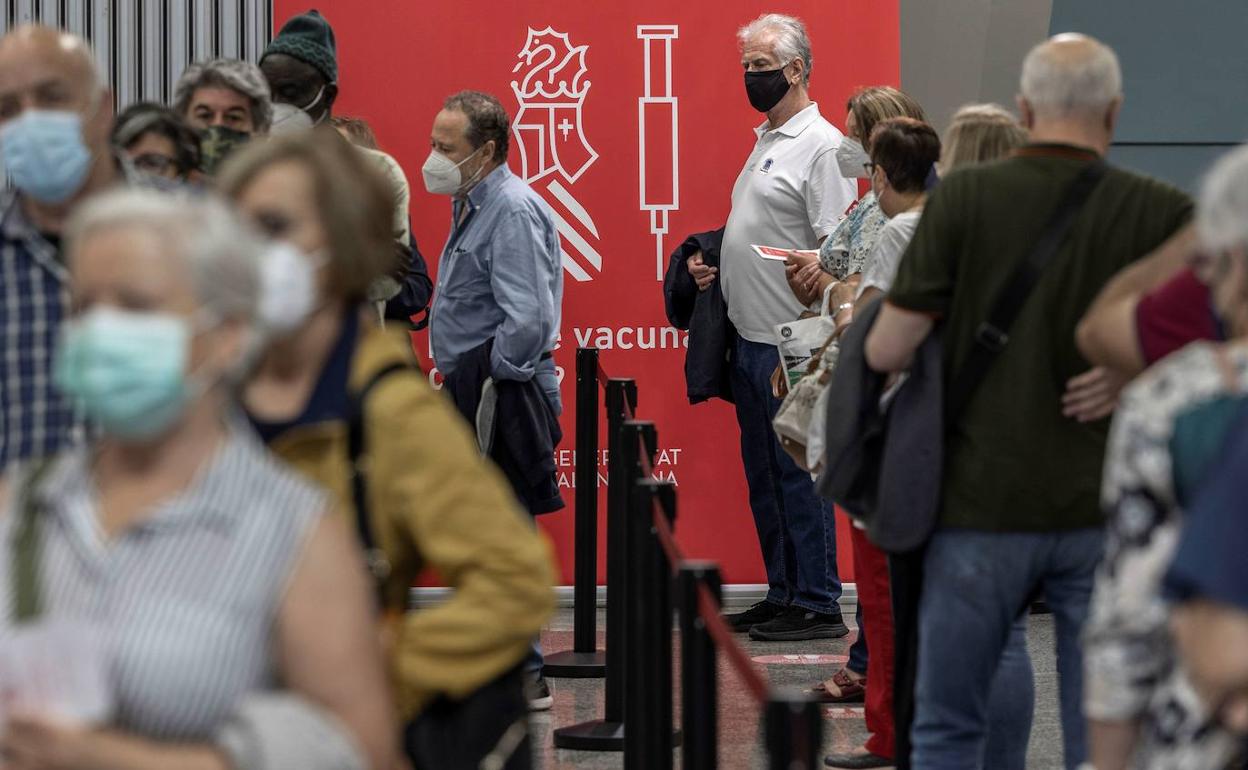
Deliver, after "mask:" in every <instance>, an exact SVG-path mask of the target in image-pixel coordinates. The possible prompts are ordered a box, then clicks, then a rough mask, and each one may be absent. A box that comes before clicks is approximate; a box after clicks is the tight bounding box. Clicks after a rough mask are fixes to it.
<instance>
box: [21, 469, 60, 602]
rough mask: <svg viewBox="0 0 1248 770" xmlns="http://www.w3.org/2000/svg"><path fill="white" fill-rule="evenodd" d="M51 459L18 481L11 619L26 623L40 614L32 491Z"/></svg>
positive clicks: (37, 516)
mask: <svg viewBox="0 0 1248 770" xmlns="http://www.w3.org/2000/svg"><path fill="white" fill-rule="evenodd" d="M51 465H52V461H51V460H50V459H49V460H41V461H39V462H38V464H36V465H35V466H34V467H33V468H32V469H31V471H30V473H29V474H27V475H26V477H25V478H23V479H22V480H21V485H22V486H21V490H20V491H19V493H18V495H17V498H16V501H17V506H16V507H17V513H18V516H19V517H20V518H19V519H18V521H17V530H16V532H14V536H13V545H12V548H13V554H12V556H13V573H12V578H13V619H14V620H15V621H16V622H18V623H28V622H30V621H32V620H34V619H35V618H37V617H39V614H40V612H42V610H43V607H42V603H41V602H40V599H39V551H40V541H39V525H40V517H41V514H42V508H41V507H40V505H39V503H38V502H37V501H36V500H35V491H36V489H37V488H38V486H39V482H40V481H41V480H42V479H43V476H44V474H45V473H46V472H47V470H48V468H49V467H50V466H51Z"/></svg>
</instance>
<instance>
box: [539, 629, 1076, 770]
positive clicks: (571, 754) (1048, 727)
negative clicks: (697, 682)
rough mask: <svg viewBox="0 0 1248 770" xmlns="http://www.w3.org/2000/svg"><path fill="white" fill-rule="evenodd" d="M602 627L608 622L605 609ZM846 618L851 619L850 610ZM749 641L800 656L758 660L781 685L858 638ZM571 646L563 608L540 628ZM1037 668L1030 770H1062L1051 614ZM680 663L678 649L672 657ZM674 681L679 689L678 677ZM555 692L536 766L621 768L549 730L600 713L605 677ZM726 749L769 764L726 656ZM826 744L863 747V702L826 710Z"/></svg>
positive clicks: (742, 766) (825, 668)
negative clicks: (807, 659) (560, 742)
mask: <svg viewBox="0 0 1248 770" xmlns="http://www.w3.org/2000/svg"><path fill="white" fill-rule="evenodd" d="M599 617H600V619H599V621H598V622H599V626H598V627H599V629H600V631H601V629H602V628H603V621H602V619H601V614H600V616H599ZM846 617H847V618H848V617H852V613H847V614H846ZM737 638H738V639H739V640H741V641H742V642H743V645H744V647H745V649H746V651H747V652H748V653H749V654H750V656H751V657H760V656H786V655H788V656H798V657H797V659H796V660H793V659H788V660H786V662H784V663H768V664H759V665H760V667H761V668H762V669H763V670H764V671H765V673H766V675H767V677H768V679H769V680H770V681H771V683H772V684H773V685H776V686H792V687H808V686H810V685H811V684H813V683H815V682H817V681H819V679H820V677H823V676H827V675H830V674H831V673H832V672H833V671H834V670H835V668H834V667H832V666H829V665H828V664H826V663H824V664H815V665H812V664H810V663H804V662H802V658H801V657H800V656H804V655H820V656H826V655H831V656H839V657H837V660H843V658H844V656H845V654H846V652H847V651H848V649H849V643H850V642H851V641H852V640H853V638H854V631H852V630H851V632H850V635H849V636H848V637H846V638H845V639H838V640H833V641H818V642H792V643H787V642H786V643H760V642H752V641H750V640H749V639H748V637H746V636H745V635H739V636H738V637H737ZM571 644H572V613H571V611H569V610H563V611H561V612H560V613H559V614H558V616H557V617H556V618H555V620H554V622H553V623H552V625H551V627H550V628H549V629H548V630H547V631H546V632H545V633H543V634H542V645H543V648H544V649H546V650H547V651H551V652H554V651H558V650H565V649H569V648H570V647H571ZM1028 647H1029V648H1030V650H1031V654H1032V658H1033V663H1034V666H1035V670H1036V711H1035V722H1034V725H1033V728H1032V740H1031V750H1030V753H1029V756H1028V762H1027V767H1028V768H1029V770H1032V769H1034V770H1057V768H1061V767H1062V762H1061V732H1060V729H1059V727H1058V712H1057V700H1056V694H1057V675H1056V668H1055V663H1054V657H1053V624H1052V619H1051V618H1050V617H1049V616H1033V617H1032V619H1031V627H1030V631H1029V633H1028ZM673 657H674V659H675V660H676V661H677V663H678V664H679V652H678V651H677V652H676V653H674V655H673ZM675 681H676V682H677V687H679V681H680V679H679V675H678V674H677V676H676V678H675ZM550 685H551V690H552V691H553V693H554V698H555V706H554V709H553V710H551V711H550V712H547V713H545V714H538V715H535V717H534V720H533V738H534V751H535V754H536V757H537V763H536V766H537V767H538V768H542V769H543V770H564V769H565V768H620V767H623V760H622V758H621V756H620V755H619V754H613V753H595V752H576V751H565V750H558V749H555V748H554V745H553V743H552V738H551V732H552V730H553V729H554V728H556V727H562V726H565V725H570V724H575V723H578V722H583V721H587V720H590V719H598V718H601V716H602V695H603V693H602V691H603V681H602V680H601V679H551V680H550ZM719 694H720V716H719V734H720V755H719V760H720V763H719V766H720V768H723V770H753V768H763V767H766V762H765V761H764V756H763V753H762V749H761V738H760V734H759V710H758V708H757V706H755V704H754V701H753V699H752V698H751V697H750V696H749V694H748V692H747V691H746V689H745V687H744V686H743V685H742V684H741V682H740V680H739V679H738V678H737V676H736V674H735V673H734V672H733V671H732V670H731V669H729V668H728V666H727V664H726V663H725V662H724V660H723V658H722V656H721V658H720V678H719ZM676 701H677V706H676V713H677V719H679V713H680V711H679V709H680V707H679V693H677V694H676ZM825 715H826V718H825V721H824V724H825V730H824V738H825V741H824V742H825V750H826V751H848V750H851V749H853V748H855V747H857V746H860V745H861V744H862V742H863V740H865V738H866V731H865V728H864V727H863V723H862V718H861V707H860V706H859V707H857V708H854V709H844V708H842V709H828V710H827V711H826V712H825ZM676 755H677V759H676V766H677V767H679V766H680V759H679V757H680V752H679V750H677V752H676Z"/></svg>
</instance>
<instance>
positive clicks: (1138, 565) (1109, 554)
mask: <svg viewBox="0 0 1248 770" xmlns="http://www.w3.org/2000/svg"><path fill="white" fill-rule="evenodd" d="M1217 350H1218V348H1217V346H1215V345H1212V344H1209V343H1196V344H1193V345H1191V346H1189V347H1187V348H1185V349H1183V350H1181V351H1179V352H1178V353H1175V354H1174V355H1172V356H1170V357H1169V358H1167V359H1165V360H1164V361H1162V362H1161V363H1159V364H1157V365H1156V366H1155V367H1153V369H1151V370H1149V371H1148V372H1146V373H1145V374H1144V375H1143V376H1141V377H1140V378H1139V380H1137V381H1136V382H1135V383H1134V384H1133V385H1132V386H1131V387H1130V388H1128V389H1127V391H1126V392H1125V393H1124V394H1123V398H1122V402H1121V405H1120V407H1119V410H1118V416H1117V417H1116V418H1115V420H1114V427H1113V431H1112V433H1111V435H1110V442H1109V449H1108V453H1107V455H1106V461H1105V481H1104V486H1103V489H1102V503H1103V506H1104V509H1105V511H1106V515H1107V517H1108V522H1107V523H1108V533H1107V538H1106V555H1105V561H1104V563H1103V564H1102V565H1101V568H1100V570H1099V572H1098V574H1097V580H1096V587H1095V590H1094V593H1093V597H1092V607H1091V614H1090V617H1089V620H1088V624H1087V626H1086V628H1085V636H1084V660H1085V663H1084V665H1085V671H1086V674H1085V682H1084V692H1085V696H1084V697H1085V707H1086V710H1087V715H1088V717H1089V718H1091V719H1097V720H1103V721H1129V720H1137V719H1138V720H1140V722H1141V723H1142V731H1141V740H1140V742H1139V745H1138V746H1137V750H1136V756H1135V759H1134V762H1133V765H1132V767H1134V768H1146V769H1147V770H1185V769H1187V768H1211V769H1215V768H1224V767H1226V766H1227V765H1228V764H1229V763H1230V762H1231V761H1232V760H1233V759H1234V758H1235V755H1236V753H1237V749H1238V748H1239V744H1238V742H1237V741H1236V739H1235V738H1234V737H1233V736H1231V735H1230V734H1228V733H1227V732H1225V731H1223V730H1222V729H1220V728H1219V727H1218V726H1217V724H1216V723H1215V722H1214V721H1213V720H1212V719H1211V718H1210V714H1209V713H1208V711H1207V709H1206V708H1205V707H1204V706H1203V705H1202V704H1201V703H1200V701H1199V699H1198V698H1197V697H1196V693H1195V692H1194V691H1193V689H1192V686H1191V684H1190V682H1189V681H1188V679H1187V677H1186V676H1185V675H1184V673H1183V671H1182V669H1181V668H1179V666H1178V664H1177V661H1176V659H1175V656H1174V645H1173V643H1172V640H1171V638H1170V633H1169V629H1168V621H1169V618H1170V607H1169V605H1168V604H1167V603H1166V601H1165V600H1164V598H1163V596H1162V593H1161V582H1162V578H1163V577H1164V576H1165V572H1166V569H1167V568H1168V567H1169V565H1170V562H1171V560H1172V558H1173V556H1174V550H1175V548H1176V546H1177V543H1178V538H1179V533H1180V529H1181V527H1182V524H1183V511H1182V504H1183V499H1182V497H1181V496H1180V495H1179V494H1178V493H1177V492H1176V483H1175V475H1176V470H1177V469H1178V468H1179V467H1181V466H1183V467H1187V468H1189V469H1190V468H1191V465H1192V463H1191V462H1189V461H1190V460H1191V459H1192V458H1188V457H1176V456H1175V455H1174V447H1176V446H1181V444H1179V445H1176V444H1175V442H1174V439H1175V435H1176V427H1177V426H1181V425H1183V423H1184V421H1185V420H1189V418H1192V417H1197V418H1200V417H1201V415H1204V416H1206V417H1207V416H1208V415H1210V414H1212V415H1223V416H1229V415H1232V414H1234V413H1235V412H1233V411H1232V410H1228V409H1227V408H1226V401H1227V400H1228V399H1235V400H1238V399H1241V398H1242V397H1244V396H1245V395H1248V348H1244V347H1235V348H1226V349H1225V351H1224V358H1223V361H1222V363H1221V364H1220V363H1219V360H1218V354H1217V352H1216V351H1217ZM1198 421H1199V422H1202V423H1204V424H1205V427H1206V430H1205V432H1206V433H1209V432H1210V426H1209V420H1207V419H1199V420H1198ZM1216 422H1217V423H1220V424H1215V425H1214V426H1213V432H1215V433H1216V432H1223V435H1222V436H1221V437H1224V436H1225V433H1224V431H1225V430H1226V429H1227V428H1228V427H1229V425H1227V424H1226V423H1227V422H1229V420H1228V419H1218V420H1216ZM1205 453H1206V452H1204V451H1202V452H1201V454H1205ZM1196 459H1197V462H1200V461H1201V460H1200V458H1196ZM1185 475H1187V476H1189V477H1190V476H1193V475H1197V474H1196V472H1195V471H1191V470H1188V471H1187V472H1186V473H1185Z"/></svg>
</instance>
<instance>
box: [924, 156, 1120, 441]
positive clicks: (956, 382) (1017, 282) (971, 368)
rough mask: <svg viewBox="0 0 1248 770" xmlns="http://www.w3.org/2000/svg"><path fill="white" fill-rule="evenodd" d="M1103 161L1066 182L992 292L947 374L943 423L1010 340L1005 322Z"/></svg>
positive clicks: (1057, 244)
mask: <svg viewBox="0 0 1248 770" xmlns="http://www.w3.org/2000/svg"><path fill="white" fill-rule="evenodd" d="M1107 170H1108V167H1107V166H1106V165H1105V163H1104V162H1102V161H1100V160H1097V161H1093V162H1092V163H1089V164H1088V165H1087V166H1086V167H1085V168H1084V169H1083V170H1082V171H1080V172H1079V174H1078V175H1077V176H1076V177H1075V178H1074V179H1073V180H1072V181H1071V182H1070V184H1069V186H1067V188H1066V191H1065V193H1063V195H1062V200H1061V202H1060V203H1059V204H1058V206H1057V210H1056V211H1054V212H1053V216H1052V217H1050V219H1049V221H1048V224H1046V225H1045V226H1044V230H1043V232H1042V233H1041V235H1040V238H1039V239H1037V240H1036V244H1035V246H1034V247H1032V250H1031V253H1029V254H1028V255H1027V258H1026V259H1024V260H1023V261H1021V262H1020V263H1019V264H1018V267H1017V268H1015V270H1014V273H1013V275H1011V276H1010V279H1009V281H1007V282H1006V284H1005V286H1004V287H1003V288H1002V289H1001V292H1000V293H999V294H997V297H996V299H995V301H994V302H993V304H992V310H991V311H989V313H988V319H987V320H986V321H984V322H983V323H981V324H980V325H979V328H977V329H976V330H975V345H974V346H973V347H972V348H971V352H970V355H969V356H967V359H966V362H965V363H964V364H962V368H961V370H960V371H959V372H958V373H957V376H956V377H954V378H953V381H952V386H951V391H950V393H949V411H948V414H947V415H946V418H947V422H946V424H947V425H948V426H949V427H950V428H952V427H953V425H954V424H955V423H957V421H958V419H959V418H960V417H961V416H962V415H963V414H964V413H965V412H966V408H967V407H968V406H970V403H971V397H972V396H974V395H975V390H976V389H977V388H978V387H979V384H980V383H981V382H983V379H984V376H985V375H987V374H988V369H989V368H990V367H991V366H992V362H993V361H995V360H996V358H997V356H998V355H1000V354H1001V351H1003V350H1005V346H1006V345H1007V344H1008V343H1009V341H1010V327H1011V326H1013V325H1014V320H1015V319H1016V318H1018V314H1019V313H1020V312H1022V309H1023V306H1024V305H1025V304H1026V303H1027V298H1028V297H1029V296H1031V292H1032V289H1034V288H1035V287H1036V284H1037V283H1038V282H1039V281H1040V276H1041V275H1042V274H1043V273H1044V269H1045V268H1046V267H1047V266H1048V265H1049V263H1051V262H1052V261H1053V257H1054V255H1056V254H1057V252H1058V250H1059V249H1060V248H1061V247H1062V244H1063V243H1064V242H1065V241H1066V236H1067V235H1068V234H1069V233H1070V228H1071V226H1072V225H1073V224H1074V223H1075V219H1076V218H1078V216H1079V212H1080V211H1082V210H1083V206H1084V204H1085V203H1087V201H1088V197H1089V196H1090V195H1091V194H1092V191H1093V190H1094V189H1096V185H1097V184H1098V183H1099V182H1100V181H1101V179H1102V178H1103V177H1104V176H1105V172H1106V171H1107Z"/></svg>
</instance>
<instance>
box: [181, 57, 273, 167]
mask: <svg viewBox="0 0 1248 770" xmlns="http://www.w3.org/2000/svg"><path fill="white" fill-rule="evenodd" d="M173 109H174V111H176V112H177V113H178V114H179V115H181V116H182V117H183V119H185V120H186V122H187V123H189V124H190V125H191V126H192V127H193V128H196V129H199V130H200V131H201V132H202V134H203V140H202V142H201V154H202V156H203V158H202V164H203V171H204V173H205V174H208V175H209V176H212V175H213V174H214V173H215V171H216V169H217V166H219V165H220V164H221V161H223V160H224V159H225V158H226V156H228V155H229V154H230V153H231V152H232V151H233V150H234V149H235V148H236V147H238V146H239V145H241V144H243V143H245V142H246V141H247V140H248V139H250V138H251V137H252V136H255V135H264V134H267V133H269V128H270V126H271V125H272V123H273V102H272V99H271V97H270V94H269V83H268V81H266V80H265V79H264V75H262V74H261V73H260V68H259V67H257V66H256V65H254V64H252V63H251V62H245V61H241V60H239V59H213V60H211V61H206V62H197V63H195V64H192V65H191V66H189V67H187V68H186V71H185V72H183V73H182V77H181V78H179V79H178V85H177V89H176V90H175V92H174V99H173Z"/></svg>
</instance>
